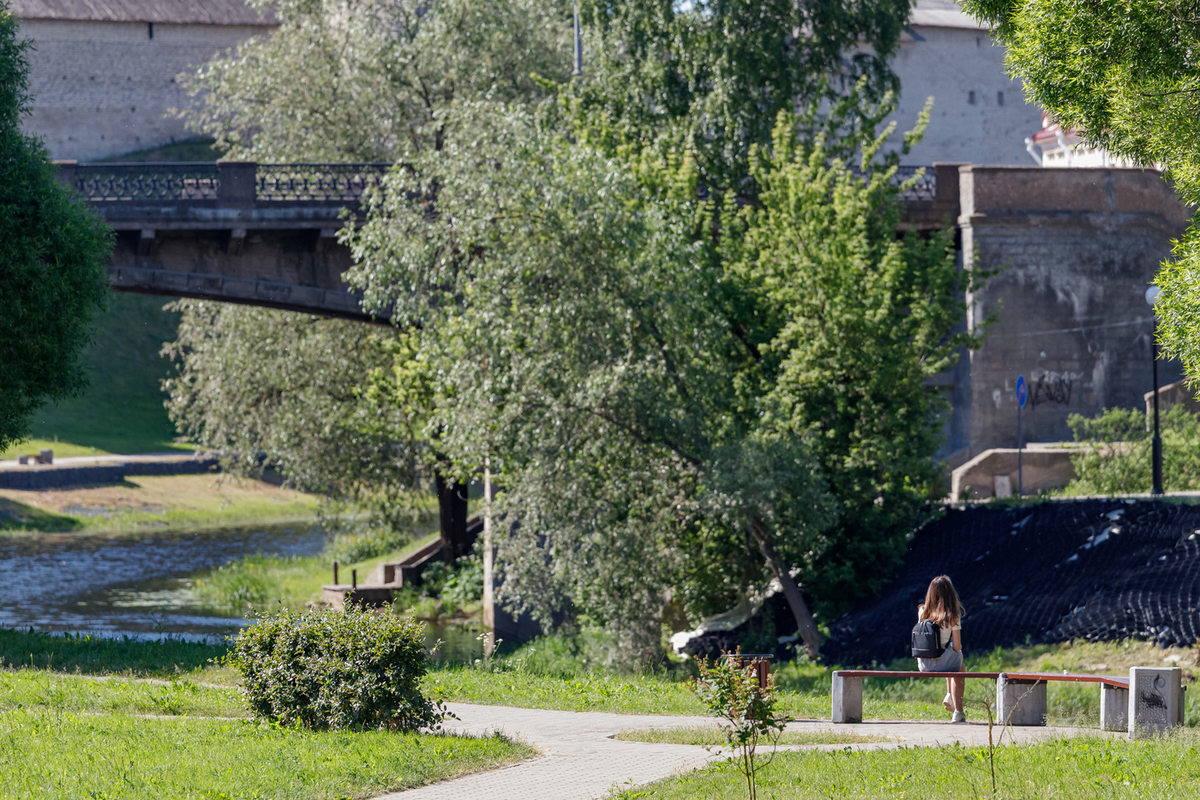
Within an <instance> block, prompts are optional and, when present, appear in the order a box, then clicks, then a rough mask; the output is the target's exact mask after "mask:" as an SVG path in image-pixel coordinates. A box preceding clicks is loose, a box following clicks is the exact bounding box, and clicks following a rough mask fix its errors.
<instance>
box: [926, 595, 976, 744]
mask: <svg viewBox="0 0 1200 800" xmlns="http://www.w3.org/2000/svg"><path fill="white" fill-rule="evenodd" d="M962 616H963V607H962V603H961V602H959V599H958V592H956V591H954V584H953V583H951V582H950V578H949V576H947V575H938V576H937V577H936V578H934V579H933V580H932V581H930V583H929V589H928V590H927V591H926V592H925V602H924V603H922V604H921V605H920V606H918V607H917V621H918V623H920V622H923V621H925V620H931V621H932V622H934V623H935V624H936V625H937V627H938V629H939V630H938V632H939V634H940V646H941V648H943V652H942V654H941V655H940V656H938V657H936V658H917V667H918V669H920V670H921V672H962V671H963V657H962V626H961V625H960V622H961V621H962ZM966 685H967V681H966V679H965V678H946V697H945V698H944V699H943V700H942V705H944V706H945V707H946V710H947V711H953V712H954V716H953V717H951V719H950V721H951V722H966V721H967V715H966V714H964V713H963V691H964V690H965V689H966Z"/></svg>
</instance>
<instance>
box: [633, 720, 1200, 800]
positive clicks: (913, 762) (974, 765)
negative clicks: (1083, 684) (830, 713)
mask: <svg viewBox="0 0 1200 800" xmlns="http://www.w3.org/2000/svg"><path fill="white" fill-rule="evenodd" d="M1198 745H1200V741H1198V739H1197V737H1196V735H1195V734H1194V733H1191V732H1186V733H1182V734H1178V735H1175V736H1172V737H1169V738H1166V739H1162V740H1158V741H1152V742H1129V741H1125V740H1120V739H1104V738H1100V737H1078V738H1071V739H1059V740H1053V741H1049V742H1045V743H1041V744H1035V745H1023V746H1019V747H1010V746H1005V747H1001V748H999V749H998V750H997V752H996V759H995V766H996V777H997V793H996V794H995V795H993V794H992V785H991V777H990V768H989V762H988V758H987V751H986V749H981V748H967V747H961V746H958V747H939V748H904V747H901V748H897V749H888V750H872V751H865V752H863V751H860V752H853V753H852V752H848V751H832V752H806V753H787V752H784V753H779V754H778V755H776V756H775V760H774V761H773V762H772V763H771V764H770V766H769V767H767V769H766V770H765V771H764V772H763V773H762V774H761V776H760V777H759V781H758V793H759V797H761V798H763V799H764V800H767V798H771V799H772V800H774V798H785V797H786V798H789V800H790V799H791V798H801V799H802V798H822V800H824V798H830V797H836V798H880V797H887V798H912V799H913V800H926V798H978V797H998V798H1029V800H1035V799H1040V798H1046V800H1050V799H1051V798H1053V800H1075V799H1076V798H1079V799H1080V800H1082V799H1083V798H1088V799H1089V800H1091V798H1097V797H1115V798H1154V800H1160V799H1161V800H1174V798H1179V799H1180V800H1183V799H1184V798H1188V800H1190V798H1194V797H1196V796H1197V793H1200V758H1197V749H1198ZM618 797H619V798H621V800H634V798H654V800H684V798H687V799H688V800H692V799H693V798H696V797H703V798H705V800H735V798H737V799H738V800H741V798H745V797H746V785H745V781H744V779H743V778H742V775H741V773H740V772H739V771H738V770H737V767H736V765H735V764H734V763H733V762H731V761H726V762H722V763H721V764H718V765H716V766H713V767H710V768H708V769H704V770H699V771H696V772H691V773H687V774H684V775H680V776H677V777H674V778H670V779H667V780H665V781H662V782H659V783H655V784H650V785H648V786H643V787H640V788H637V789H632V790H629V791H627V792H624V793H621V794H620V795H618Z"/></svg>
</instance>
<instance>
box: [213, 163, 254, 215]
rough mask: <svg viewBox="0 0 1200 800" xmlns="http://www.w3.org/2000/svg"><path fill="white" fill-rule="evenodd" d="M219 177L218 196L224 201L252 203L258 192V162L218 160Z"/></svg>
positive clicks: (238, 203) (241, 203)
mask: <svg viewBox="0 0 1200 800" xmlns="http://www.w3.org/2000/svg"><path fill="white" fill-rule="evenodd" d="M217 179H218V180H219V181H220V188H219V189H218V191H217V197H219V198H220V199H221V201H222V202H224V203H229V204H236V205H250V204H251V203H253V202H254V199H255V197H256V196H257V194H258V162H256V161H226V160H224V159H222V160H220V161H217Z"/></svg>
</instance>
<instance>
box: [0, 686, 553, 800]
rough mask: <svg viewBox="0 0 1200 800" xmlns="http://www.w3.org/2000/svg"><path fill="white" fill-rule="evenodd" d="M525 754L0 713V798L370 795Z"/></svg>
mask: <svg viewBox="0 0 1200 800" xmlns="http://www.w3.org/2000/svg"><path fill="white" fill-rule="evenodd" d="M533 755H534V751H533V749H532V748H530V747H528V746H526V745H522V744H518V743H514V742H511V741H509V740H507V739H504V738H502V737H500V736H499V735H497V736H491V737H465V736H429V735H415V734H398V733H388V732H378V731H370V732H326V733H309V732H305V731H300V730H293V729H281V728H279V727H276V726H271V725H265V724H260V723H256V722H252V721H249V720H218V719H196V718H189V717H179V718H168V719H162V718H156V719H146V718H137V717H131V716H127V715H122V714H95V715H93V714H87V715H76V714H63V713H58V712H54V711H50V710H46V709H43V708H25V709H21V710H17V711H9V712H6V713H4V714H0V773H3V775H4V783H3V785H2V786H0V797H2V798H64V800H65V799H67V798H70V800H75V798H81V797H96V798H117V797H120V798H128V799H129V800H141V799H142V798H145V799H146V800H161V798H261V799H262V800H268V799H270V800H274V799H276V798H278V800H285V799H286V800H309V799H311V800H325V799H326V798H327V799H328V800H335V799H336V800H343V799H347V800H348V799H349V798H366V797H375V796H378V795H380V794H383V793H385V792H393V791H400V790H403V789H409V788H413V787H416V786H422V785H425V784H427V783H433V782H435V781H442V780H448V779H451V778H456V777H459V776H461V775H465V774H468V773H471V772H479V771H482V770H487V769H494V768H496V767H501V766H505V765H507V764H511V763H514V762H516V761H520V760H524V759H526V758H530V757H531V756H533Z"/></svg>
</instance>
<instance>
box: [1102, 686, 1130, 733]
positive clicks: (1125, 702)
mask: <svg viewBox="0 0 1200 800" xmlns="http://www.w3.org/2000/svg"><path fill="white" fill-rule="evenodd" d="M1100 729H1101V730H1105V731H1124V730H1128V729H1129V690H1128V689H1126V688H1122V687H1120V686H1110V685H1109V684H1107V683H1102V684H1100Z"/></svg>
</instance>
